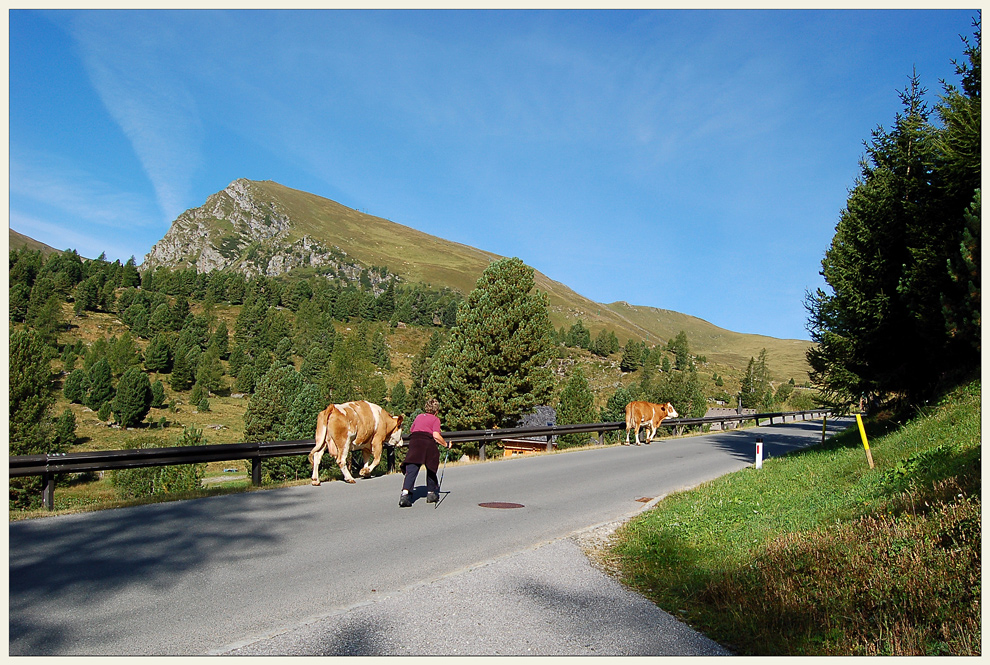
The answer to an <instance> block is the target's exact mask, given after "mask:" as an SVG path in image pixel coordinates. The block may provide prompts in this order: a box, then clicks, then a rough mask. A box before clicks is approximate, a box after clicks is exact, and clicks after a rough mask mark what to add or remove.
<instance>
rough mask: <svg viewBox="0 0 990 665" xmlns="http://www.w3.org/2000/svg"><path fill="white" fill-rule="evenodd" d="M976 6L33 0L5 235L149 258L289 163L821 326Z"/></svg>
mask: <svg viewBox="0 0 990 665" xmlns="http://www.w3.org/2000/svg"><path fill="white" fill-rule="evenodd" d="M975 15H976V10H975V9H973V10H952V11H948V10H937V11H921V10H897V11H895V10H878V11H851V10H826V11H808V10H794V11H788V10H767V11H757V10H698V11H686V10H653V11H632V10H620V11H576V10H558V11H453V10H441V11H415V10H405V11H363V10H360V11H359V10H343V11H325V10H322V11H313V10H310V11H306V10H303V11H284V12H281V11H261V10H244V11H236V10H235V11H198V10H197V11H193V10H176V11H124V10H110V11H70V10H59V11H27V10H12V11H10V12H9V43H10V49H9V54H10V67H9V96H10V97H9V132H10V134H9V187H10V190H9V195H10V199H9V206H10V226H11V227H12V228H13V229H15V230H17V231H19V232H21V233H24V234H26V235H29V236H31V237H33V238H36V239H37V240H40V241H42V242H45V243H47V244H49V245H52V246H54V247H56V248H58V249H65V248H69V247H71V248H74V249H76V250H77V251H79V253H80V254H82V255H83V256H89V257H95V256H97V255H99V254H100V252H106V255H107V257H108V258H109V259H111V260H113V259H116V258H119V259H120V260H121V261H126V260H127V259H128V258H129V257H130V256H134V257H136V259H137V261H138V262H139V263H140V262H141V261H142V260H143V258H144V255H145V254H146V253H147V252H148V251H149V250H150V248H151V246H152V245H153V244H154V243H155V242H157V241H158V240H160V239H161V238H162V236H163V235H164V234H165V232H166V231H167V230H168V228H169V226H170V225H171V222H172V221H173V220H174V219H175V217H176V216H178V215H179V214H180V213H181V212H183V211H184V210H186V209H189V208H194V207H197V206H199V205H202V204H203V203H204V201H205V200H206V197H207V196H209V195H210V194H212V193H214V192H217V191H219V190H221V189H223V188H224V187H226V186H227V185H228V184H229V183H230V182H231V181H233V180H235V179H237V178H242V177H243V178H250V179H254V180H275V181H277V182H279V183H282V184H283V185H286V186H289V187H293V188H296V189H301V190H304V191H308V192H312V193H314V194H318V195H320V196H324V197H327V198H330V199H333V200H335V201H338V202H340V203H343V204H344V205H347V206H350V207H352V208H356V209H358V210H362V211H365V212H368V213H371V214H374V215H378V216H381V217H385V218H387V219H390V220H392V221H395V222H398V223H400V224H405V225H407V226H411V227H413V228H415V229H418V230H421V231H424V232H426V233H430V234H433V235H436V236H440V237H443V238H446V239H448V240H453V241H456V242H461V243H464V244H467V245H471V246H474V247H478V248H480V249H484V250H487V251H491V252H495V253H497V254H500V255H503V256H518V257H519V258H521V259H522V260H523V261H525V262H526V263H527V264H529V265H531V266H533V267H535V268H536V269H538V270H540V271H541V272H543V273H544V274H546V275H547V276H549V277H550V278H552V279H555V280H557V281H560V282H563V283H564V284H567V285H568V286H570V287H571V288H573V289H574V290H576V291H577V292H578V293H580V294H582V295H584V296H586V297H588V298H591V299H592V300H595V301H597V302H602V303H610V302H614V301H618V300H624V301H627V302H630V303H632V304H635V305H647V306H652V307H660V308H663V309H671V310H675V311H678V312H683V313H685V314H691V315H693V316H697V317H700V318H703V319H705V320H707V321H710V322H712V323H714V324H716V325H718V326H721V327H723V328H727V329H730V330H735V331H738V332H746V333H757V334H763V335H769V336H773V337H780V338H799V339H807V338H808V334H807V331H806V329H805V325H806V321H807V312H806V310H805V308H804V305H803V302H804V296H805V293H806V292H807V291H808V290H813V289H815V288H817V287H820V286H824V282H823V281H822V279H821V277H820V275H819V270H820V269H821V259H822V257H823V255H824V252H825V250H826V249H827V247H828V244H829V242H830V241H831V238H832V235H833V233H834V230H835V224H836V222H837V221H838V216H839V212H840V210H841V209H842V207H843V206H844V204H845V200H846V197H847V196H848V191H849V189H850V188H851V187H853V186H854V184H855V178H856V177H857V175H858V172H859V160H860V159H861V157H862V156H863V153H864V147H863V143H864V141H868V140H869V138H870V132H871V131H872V130H873V129H874V128H876V127H877V126H878V125H883V126H884V127H890V125H891V123H892V122H893V120H894V117H895V114H896V113H897V112H898V111H899V110H900V101H899V98H898V92H899V91H902V90H904V88H905V87H906V86H907V84H908V77H909V76H910V74H911V72H912V70H916V71H917V73H918V75H919V76H920V77H921V81H922V83H923V85H924V86H925V87H926V88H927V89H928V91H929V99H930V103H931V104H932V105H933V104H934V103H935V102H936V101H937V98H938V95H939V93H941V91H942V87H941V84H940V82H939V81H940V80H943V79H944V80H946V81H948V82H949V83H954V84H956V83H958V79H957V77H956V76H955V74H954V69H953V66H952V64H951V60H952V59H960V60H961V59H963V45H962V43H961V40H960V35H965V36H971V35H972V31H973V30H972V25H971V24H972V19H973V17H974V16H975ZM396 259H397V261H398V260H399V257H396ZM623 341H624V340H623Z"/></svg>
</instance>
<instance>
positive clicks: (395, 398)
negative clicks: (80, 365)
mask: <svg viewBox="0 0 990 665" xmlns="http://www.w3.org/2000/svg"><path fill="white" fill-rule="evenodd" d="M408 397H409V395H408V393H407V392H406V384H405V383H403V382H402V381H399V382H398V383H396V384H395V386H394V387H393V388H392V393H391V395H390V396H389V400H388V403H389V404H388V405H389V409H388V410H389V413H391V414H393V415H398V414H400V413H405V412H406V405H407V401H408Z"/></svg>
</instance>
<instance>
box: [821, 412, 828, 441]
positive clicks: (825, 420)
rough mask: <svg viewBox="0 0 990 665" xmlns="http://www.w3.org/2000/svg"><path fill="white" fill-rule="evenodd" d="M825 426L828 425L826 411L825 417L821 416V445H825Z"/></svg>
mask: <svg viewBox="0 0 990 665" xmlns="http://www.w3.org/2000/svg"><path fill="white" fill-rule="evenodd" d="M827 426H828V414H827V413H826V414H825V417H824V418H822V445H823V446H824V445H825V428H826V427H827Z"/></svg>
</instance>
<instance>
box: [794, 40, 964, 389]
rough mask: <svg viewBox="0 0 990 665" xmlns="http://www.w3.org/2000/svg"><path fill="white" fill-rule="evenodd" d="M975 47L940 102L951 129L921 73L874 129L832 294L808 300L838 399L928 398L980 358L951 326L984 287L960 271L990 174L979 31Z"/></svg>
mask: <svg viewBox="0 0 990 665" xmlns="http://www.w3.org/2000/svg"><path fill="white" fill-rule="evenodd" d="M967 55H968V56H969V57H970V65H969V66H967V67H959V68H958V69H959V70H960V72H961V73H962V74H963V92H958V91H953V90H951V89H949V88H948V87H947V95H946V97H945V98H943V102H942V104H941V105H940V107H939V111H940V113H941V114H942V116H943V120H944V121H945V123H946V127H945V128H944V129H943V130H939V129H937V128H936V127H934V126H933V125H932V124H931V122H930V121H929V116H930V114H931V112H930V111H929V109H928V108H927V105H926V104H925V102H924V92H925V91H924V89H923V88H922V86H921V83H920V80H919V78H918V76H917V75H913V76H911V77H910V83H909V85H908V87H907V88H906V90H905V91H904V92H903V93H901V101H902V105H903V112H902V113H899V114H898V115H897V116H896V118H895V121H894V124H893V127H892V128H891V129H890V130H889V131H888V130H884V129H883V128H882V127H881V128H878V129H877V130H875V131H874V132H873V138H872V140H871V141H870V143H869V144H867V146H866V150H867V151H866V157H865V158H864V159H863V161H862V164H861V176H860V178H859V179H858V180H857V182H856V186H855V187H854V188H853V190H852V191H851V192H850V195H849V198H848V200H847V203H846V207H845V209H844V210H843V211H842V212H841V213H840V218H839V223H838V225H837V226H836V233H835V237H834V238H833V240H832V244H831V246H830V248H829V249H828V251H827V252H826V254H825V258H824V259H823V261H822V275H823V277H824V278H825V281H826V282H827V284H828V285H829V287H830V290H831V293H829V292H826V291H824V290H822V289H818V290H816V292H814V293H811V294H808V297H807V299H806V306H807V308H808V311H809V313H810V320H809V324H808V329H809V332H810V333H811V337H812V341H814V342H815V343H816V344H815V346H813V347H812V348H811V349H810V350H809V352H808V361H809V364H810V365H811V367H812V372H811V376H812V380H813V381H814V383H816V384H817V386H818V387H819V389H820V390H821V392H822V394H823V396H824V397H825V399H826V400H827V401H828V402H830V403H832V404H835V405H839V406H841V405H847V404H851V403H852V402H854V401H855V400H857V399H858V398H859V397H862V396H876V397H884V396H887V395H891V394H897V395H901V396H904V397H906V398H907V399H908V400H909V401H913V402H918V401H922V400H924V399H928V398H929V397H931V396H933V395H934V394H936V393H937V392H938V391H939V390H940V389H944V388H946V387H949V385H951V382H952V381H953V380H957V379H958V378H959V377H960V376H962V375H963V374H965V373H966V372H967V371H974V370H975V369H976V367H977V365H978V357H979V355H978V351H977V350H976V349H977V347H975V346H974V345H973V344H972V343H969V339H972V333H973V331H974V327H970V328H969V329H968V331H969V334H968V335H962V336H959V335H957V336H956V337H954V336H953V330H954V329H953V327H952V325H951V323H950V325H949V326H947V325H946V324H947V319H949V316H948V313H949V312H959V311H964V310H966V309H967V308H968V309H969V311H972V310H973V308H972V307H971V306H970V305H968V303H972V302H973V301H974V298H977V299H978V297H979V296H978V291H977V290H975V289H969V288H958V287H957V286H956V284H955V282H954V281H953V274H952V270H951V266H952V261H953V260H954V258H955V257H957V256H959V253H960V246H961V245H962V244H964V242H965V237H966V230H967V216H966V213H967V208H968V207H970V206H971V205H972V201H973V197H974V195H975V189H976V187H977V186H978V184H979V177H980V176H979V169H980V165H979V150H978V149H977V148H975V147H974V146H978V145H979V141H980V137H979V112H978V107H979V40H978V38H977V46H975V47H970V49H969V50H968V51H967ZM970 235H972V231H970ZM977 264H978V258H977ZM974 269H975V270H974ZM974 269H971V273H972V272H975V273H976V274H978V272H979V269H978V265H974ZM974 285H975V283H974ZM956 330H958V328H956ZM967 337H968V338H969V339H967ZM957 338H958V339H957ZM908 359H910V361H909V360H908Z"/></svg>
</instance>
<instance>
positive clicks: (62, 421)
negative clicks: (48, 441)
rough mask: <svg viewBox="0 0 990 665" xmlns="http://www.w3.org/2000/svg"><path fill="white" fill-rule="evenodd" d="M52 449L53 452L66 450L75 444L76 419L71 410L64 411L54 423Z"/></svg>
mask: <svg viewBox="0 0 990 665" xmlns="http://www.w3.org/2000/svg"><path fill="white" fill-rule="evenodd" d="M53 434H54V438H53V448H54V450H53V451H52V452H55V451H64V450H68V449H69V448H70V447H71V446H74V445H75V443H76V417H75V415H74V414H73V413H72V409H65V410H63V411H62V415H60V416H59V417H58V419H57V420H56V421H55V428H54V433H53Z"/></svg>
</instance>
